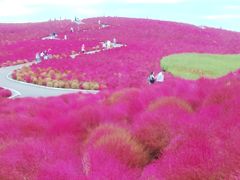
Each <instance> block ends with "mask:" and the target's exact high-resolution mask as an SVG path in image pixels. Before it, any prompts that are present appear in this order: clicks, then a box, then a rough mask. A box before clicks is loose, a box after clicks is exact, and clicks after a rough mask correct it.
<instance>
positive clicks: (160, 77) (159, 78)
mask: <svg viewBox="0 0 240 180" xmlns="http://www.w3.org/2000/svg"><path fill="white" fill-rule="evenodd" d="M164 72H165V70H164V69H163V70H162V71H160V72H159V73H158V74H157V77H156V82H164Z"/></svg>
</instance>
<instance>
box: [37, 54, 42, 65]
mask: <svg viewBox="0 0 240 180" xmlns="http://www.w3.org/2000/svg"><path fill="white" fill-rule="evenodd" d="M36 62H37V63H40V62H41V57H40V54H39V53H36Z"/></svg>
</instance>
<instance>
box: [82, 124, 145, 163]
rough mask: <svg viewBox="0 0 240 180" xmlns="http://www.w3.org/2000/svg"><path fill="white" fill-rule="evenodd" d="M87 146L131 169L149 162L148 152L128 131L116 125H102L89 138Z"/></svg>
mask: <svg viewBox="0 0 240 180" xmlns="http://www.w3.org/2000/svg"><path fill="white" fill-rule="evenodd" d="M87 146H88V148H90V149H91V150H93V151H98V150H100V151H103V152H105V153H107V154H109V157H112V158H116V159H118V160H119V161H120V162H122V163H123V164H125V165H127V166H129V167H142V166H144V165H145V164H146V163H148V162H149V155H148V152H147V151H146V150H145V148H144V146H143V145H142V144H141V143H139V142H138V141H137V140H136V139H135V138H134V137H133V136H132V135H131V134H130V132H129V131H128V130H126V129H125V128H121V127H118V126H115V125H107V124H106V125H101V126H99V127H97V128H96V129H95V130H94V131H93V132H92V133H91V135H90V136H89V138H88V141H87Z"/></svg>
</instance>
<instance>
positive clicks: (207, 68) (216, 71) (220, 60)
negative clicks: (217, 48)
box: [161, 53, 240, 79]
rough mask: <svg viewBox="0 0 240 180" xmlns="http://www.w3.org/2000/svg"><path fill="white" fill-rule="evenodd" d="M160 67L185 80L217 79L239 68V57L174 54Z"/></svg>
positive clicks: (162, 61)
mask: <svg viewBox="0 0 240 180" xmlns="http://www.w3.org/2000/svg"><path fill="white" fill-rule="evenodd" d="M161 67H163V68H164V69H166V70H167V71H168V72H171V73H172V74H173V75H174V76H179V77H182V78H185V79H199V78H201V77H207V78H218V77H222V76H224V75H226V74H228V73H230V72H232V71H236V70H237V69H239V68H240V55H214V54H196V53H186V54H175V55H171V56H167V57H164V58H163V59H162V60H161Z"/></svg>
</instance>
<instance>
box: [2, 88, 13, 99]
mask: <svg viewBox="0 0 240 180" xmlns="http://www.w3.org/2000/svg"><path fill="white" fill-rule="evenodd" d="M11 95H12V92H11V91H10V90H8V89H3V88H0V97H3V98H6V97H10V96H11Z"/></svg>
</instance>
